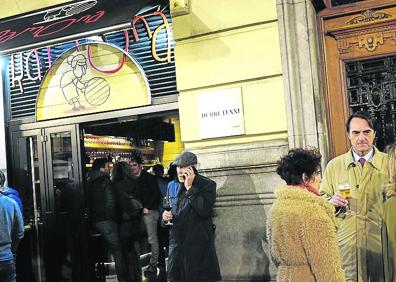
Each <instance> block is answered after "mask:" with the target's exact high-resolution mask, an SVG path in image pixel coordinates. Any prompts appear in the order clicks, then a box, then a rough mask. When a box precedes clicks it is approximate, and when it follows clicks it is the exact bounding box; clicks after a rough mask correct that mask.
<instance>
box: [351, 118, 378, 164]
mask: <svg viewBox="0 0 396 282" xmlns="http://www.w3.org/2000/svg"><path fill="white" fill-rule="evenodd" d="M348 138H349V140H350V141H351V145H352V148H353V150H354V151H355V152H356V153H357V154H358V155H359V156H361V157H363V156H364V155H366V154H367V153H368V152H369V151H370V150H371V148H373V142H374V138H375V131H374V130H373V129H372V128H371V127H370V126H369V124H368V122H367V121H366V120H365V119H362V118H357V117H356V118H353V119H352V120H351V123H350V124H349V132H348Z"/></svg>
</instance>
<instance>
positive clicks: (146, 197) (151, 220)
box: [130, 152, 161, 274]
mask: <svg viewBox="0 0 396 282" xmlns="http://www.w3.org/2000/svg"><path fill="white" fill-rule="evenodd" d="M130 166H131V171H132V175H133V176H135V177H136V178H137V180H138V183H139V186H140V189H142V196H143V197H142V204H143V222H144V225H145V227H146V231H147V236H148V242H149V244H150V247H151V258H150V264H149V266H148V267H147V268H146V269H145V273H148V274H150V273H151V274H154V273H157V265H158V256H159V244H158V234H157V228H158V221H159V211H158V206H159V204H160V202H161V192H160V190H159V188H158V184H157V181H156V180H155V178H154V175H152V174H150V173H148V172H147V171H145V170H143V159H142V157H141V156H140V154H139V153H138V152H133V154H132V157H131V162H130Z"/></svg>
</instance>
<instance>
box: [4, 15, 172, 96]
mask: <svg viewBox="0 0 396 282" xmlns="http://www.w3.org/2000/svg"><path fill="white" fill-rule="evenodd" d="M103 15H104V11H103V14H102V13H101V11H99V12H98V13H97V14H95V15H92V16H89V15H85V16H83V17H82V18H80V19H72V18H69V19H67V20H65V19H64V20H62V21H61V22H55V23H52V24H51V25H52V26H53V27H55V26H57V28H58V30H61V29H65V28H69V27H70V26H72V25H73V23H74V22H77V21H80V20H82V21H90V22H92V21H97V20H99V19H100V18H101V17H102V16H103ZM150 16H159V17H161V19H162V23H161V24H159V25H158V26H157V27H155V28H153V31H152V30H151V29H150V26H149V24H148V22H147V17H150ZM138 22H141V23H142V24H143V26H144V28H145V30H146V32H147V36H148V37H149V38H150V39H151V54H152V56H153V58H154V60H156V61H158V62H168V63H169V62H171V42H170V36H171V30H170V25H169V22H168V20H167V18H166V16H165V15H164V14H163V13H162V12H161V11H155V12H152V13H149V14H146V15H143V16H142V15H139V16H136V17H134V18H133V19H132V20H131V23H132V28H131V29H132V33H133V40H134V41H135V42H138V41H139V36H138V33H137V28H136V25H137V24H138ZM61 23H62V24H64V25H63V26H62V27H61V26H60V24H61ZM51 25H49V26H51ZM49 26H46V27H45V29H40V28H41V26H37V27H35V28H38V29H37V30H35V31H34V33H33V36H44V35H45V34H48V33H50V32H55V31H54V30H53V31H49V30H48V27H49ZM162 30H165V32H166V37H167V46H166V49H167V51H166V56H164V57H160V56H159V55H158V50H157V46H156V42H157V39H158V34H159V33H160V32H161V31H162ZM44 31H47V33H45V34H42V33H41V32H44ZM15 36H18V34H16V35H15V34H14V37H15ZM10 39H11V38H9V39H8V40H10ZM1 40H5V37H2V36H1V33H0V42H1ZM124 40H125V41H124V42H123V43H124V44H123V45H125V49H124V51H125V52H128V51H129V32H128V30H124ZM78 44H79V43H78V40H76V41H75V47H77V49H78ZM46 53H47V55H46V57H47V58H46V59H47V61H48V68H45V69H48V71H49V72H50V71H51V67H52V65H51V64H52V63H51V62H52V55H51V47H47V48H46ZM31 59H33V61H30V64H29V60H31ZM18 62H20V68H19V67H18V66H19V65H18ZM88 63H89V64H90V66H91V67H92V68H94V69H95V70H97V71H100V72H103V73H108V74H109V73H116V72H117V71H118V70H119V69H121V68H122V66H123V65H124V63H125V56H124V57H123V59H122V61H121V62H120V64H119V65H118V66H116V67H115V68H114V69H112V70H108V69H107V70H101V69H100V68H99V67H97V66H96V65H95V64H94V63H93V61H92V54H91V52H90V48H89V49H88ZM10 64H11V72H10V73H11V76H10V80H11V83H12V87H16V86H19V91H20V92H21V93H23V92H24V89H23V83H22V81H23V79H24V77H25V76H24V75H25V74H26V77H27V79H28V80H30V81H36V80H39V81H41V79H42V76H43V74H42V73H41V69H42V66H41V62H40V60H39V55H38V51H37V49H32V50H30V51H29V52H28V54H27V56H26V57H25V58H24V56H23V53H22V52H19V53H17V54H11V55H10ZM17 69H20V73H17ZM34 70H36V72H37V74H36V75H34V76H33V75H32V73H34Z"/></svg>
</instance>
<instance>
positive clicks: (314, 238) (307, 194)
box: [267, 149, 345, 282]
mask: <svg viewBox="0 0 396 282" xmlns="http://www.w3.org/2000/svg"><path fill="white" fill-rule="evenodd" d="M320 160H321V155H320V153H319V152H318V151H317V150H304V149H292V150H290V151H289V153H288V154H286V155H285V156H283V157H282V158H281V159H280V160H279V161H278V168H277V173H278V174H279V175H280V177H281V178H282V179H283V180H285V181H286V183H287V186H283V187H280V188H279V189H278V190H277V191H276V192H275V195H276V200H275V202H274V204H273V206H272V207H271V210H270V212H269V215H268V218H267V236H268V241H269V243H270V244H271V256H272V259H273V261H274V262H275V264H276V265H277V266H278V272H277V281H279V282H280V281H282V282H283V281H292V282H299V281H301V282H302V281H304V282H310V281H316V282H321V281H323V282H331V281H334V282H338V281H345V275H344V272H343V270H342V268H341V258H340V251H339V248H338V245H337V240H336V221H335V215H334V207H333V206H331V205H330V204H329V203H327V202H326V201H325V200H324V199H323V198H321V197H320V195H319V193H318V188H319V184H320V181H321V175H320V174H321V171H320Z"/></svg>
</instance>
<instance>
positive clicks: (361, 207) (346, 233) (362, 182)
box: [320, 148, 388, 282]
mask: <svg viewBox="0 0 396 282" xmlns="http://www.w3.org/2000/svg"><path fill="white" fill-rule="evenodd" d="M387 183H388V156H387V155H386V154H384V153H382V152H380V151H378V149H376V148H374V155H373V157H372V158H371V160H369V161H367V162H366V164H365V165H364V167H363V168H362V166H361V165H360V163H359V162H355V160H354V158H353V155H352V151H351V150H350V151H348V152H347V153H346V154H343V155H340V156H338V157H336V158H334V159H333V160H331V161H330V162H329V163H328V165H327V166H326V170H325V173H324V176H323V180H322V185H321V188H320V193H321V195H322V196H323V197H324V198H325V199H327V200H329V199H330V198H331V196H332V195H334V193H336V192H337V191H338V189H339V187H340V186H345V185H346V184H347V185H348V186H349V187H350V191H351V197H352V198H351V199H350V200H349V203H350V209H351V212H350V213H349V214H347V215H345V214H344V213H339V214H338V215H337V224H338V227H339V228H338V229H337V239H338V244H339V246H340V251H341V259H342V265H343V269H344V270H345V275H346V278H347V281H375V282H381V281H385V279H384V271H383V270H384V261H383V254H382V233H381V232H382V230H381V229H382V222H383V208H384V193H383V192H384V187H385V186H386V184H387Z"/></svg>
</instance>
